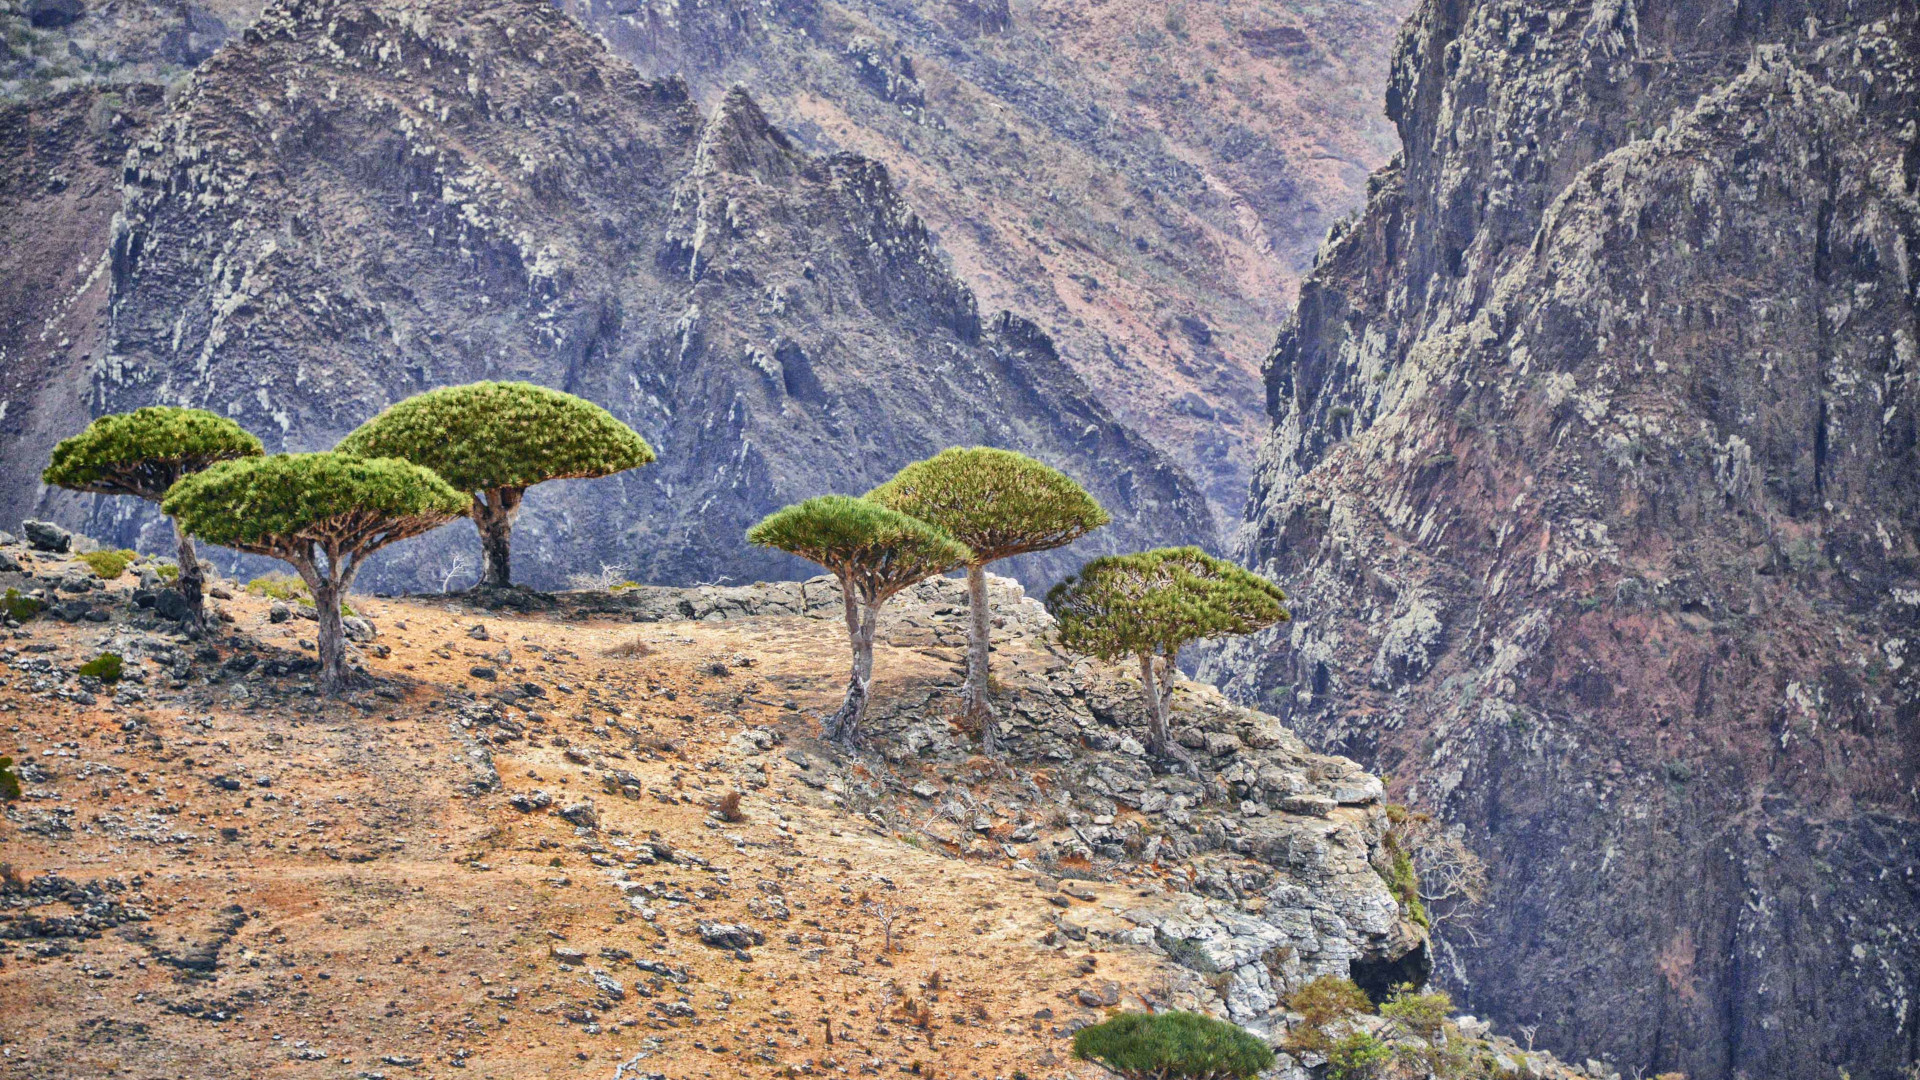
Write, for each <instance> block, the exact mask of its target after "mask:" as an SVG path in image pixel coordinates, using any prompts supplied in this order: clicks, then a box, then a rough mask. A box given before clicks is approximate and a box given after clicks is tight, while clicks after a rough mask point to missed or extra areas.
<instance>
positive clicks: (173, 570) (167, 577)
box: [153, 562, 180, 582]
mask: <svg viewBox="0 0 1920 1080" xmlns="http://www.w3.org/2000/svg"><path fill="white" fill-rule="evenodd" d="M153 570H154V573H156V574H159V575H160V580H161V581H166V582H174V581H179V580H180V564H179V563H170V562H163V563H160V564H159V565H157V566H155V567H154V568H153Z"/></svg>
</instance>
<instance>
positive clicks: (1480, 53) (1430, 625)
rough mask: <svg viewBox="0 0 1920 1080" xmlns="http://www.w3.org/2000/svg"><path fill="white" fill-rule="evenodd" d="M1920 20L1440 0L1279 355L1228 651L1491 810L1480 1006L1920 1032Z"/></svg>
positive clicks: (1839, 1052) (1235, 665)
mask: <svg viewBox="0 0 1920 1080" xmlns="http://www.w3.org/2000/svg"><path fill="white" fill-rule="evenodd" d="M1917 37H1920V19H1917V18H1916V13H1915V12H1914V10H1913V8H1912V6H1911V5H1910V4H1899V3H1892V2H1883V3H1866V4H1851V5H1842V4H1821V3H1789V2H1785V0H1779V2H1760V3H1748V4H1742V5H1738V6H1737V7H1728V6H1721V7H1716V8H1714V9H1712V10H1703V9H1702V8H1701V7H1700V6H1698V5H1692V4H1680V3H1666V2H1653V3H1641V4H1637V5H1634V4H1622V3H1597V4H1594V5H1592V6H1591V8H1590V9H1589V8H1587V7H1584V6H1583V7H1581V8H1579V9H1574V8H1572V7H1568V6H1563V5H1558V4H1551V3H1545V2H1539V0H1530V2H1522V3H1509V4H1493V3H1471V2H1470V3H1438V2H1435V3H1429V4H1427V5H1426V6H1425V7H1424V8H1423V9H1422V10H1421V12H1420V13H1418V14H1417V15H1416V17H1415V18H1414V20H1413V21H1412V23H1411V25H1410V29H1409V32H1408V33H1407V34H1406V35H1405V37H1404V38H1403V39H1402V44H1401V50H1400V55H1399V57H1398V58H1397V60H1396V63H1395V68H1394V78H1393V81H1392V85H1391V88H1390V90H1389V95H1388V107H1389V111H1390V114H1391V115H1392V116H1393V118H1394V120H1395V122H1396V123H1397V124H1398V125H1399V128H1400V134H1401V139H1402V144H1403V149H1402V153H1401V156H1400V158H1399V160H1398V161H1397V162H1396V163H1395V165H1394V166H1392V167H1390V168H1389V169H1387V170H1385V171H1383V172H1381V173H1379V174H1377V175H1376V177H1375V179H1374V185H1373V186H1374V192H1373V196H1372V199H1371V201H1370V203H1369V206H1368V208H1367V210H1366V211H1365V212H1364V213H1363V214H1362V215H1361V216H1359V217H1358V218H1357V219H1356V220H1354V221H1352V222H1351V223H1348V224H1345V225H1343V226H1340V227H1338V228H1336V229H1335V230H1334V232H1333V234H1332V236H1331V238H1330V240H1329V243H1328V245H1327V247H1326V248H1325V250H1324V252H1323V255H1322V259H1321V262H1320V265H1319V267H1318V269H1317V270H1316V271H1315V273H1314V274H1313V275H1312V276H1311V277H1310V278H1309V280H1308V281H1307V283H1306V284H1305V286H1304V287H1303V290H1302V295H1301V302H1300V306H1299V310H1298V313H1297V314H1296V315H1295V317H1294V318H1293V319H1292V320H1291V321H1290V322H1289V323H1288V324H1287V326H1286V327H1285V328H1284V329H1283V331H1282V333H1281V335H1280V339H1279V344H1278V346H1277V348H1276V349H1275V351H1274V353H1273V355H1272V357H1271V359H1270V360H1269V364H1268V370H1267V390H1268V403H1269V408H1270V411H1271V414H1272V419H1273V424H1274V427H1273V432H1272V436H1271V438H1270V440H1269V442H1268V444H1267V446H1266V448H1265V449H1264V450H1263V451H1262V457H1261V460H1260V462H1259V464H1258V475H1257V478H1256V481H1255V485H1254V491H1253V497H1252V500H1251V502H1250V511H1249V517H1248V519H1247V521H1246V523H1245V525H1244V526H1243V532H1242V535H1241V539H1240V550H1241V551H1242V553H1243V554H1244V555H1245V556H1246V558H1247V559H1248V560H1249V561H1250V562H1251V563H1252V564H1253V565H1255V566H1257V567H1259V568H1260V569H1262V570H1264V571H1266V572H1268V573H1270V574H1271V575H1272V576H1273V577H1274V579H1275V580H1277V581H1279V582H1280V583H1282V584H1283V586H1285V587H1286V588H1287V589H1288V591H1289V593H1290V594H1291V595H1292V597H1293V599H1294V603H1295V607H1294V612H1295V616H1296V621H1295V622H1294V624H1293V625H1292V626H1290V627H1283V628H1281V629H1280V630H1279V631H1277V632H1274V633H1270V634H1268V635H1265V637H1264V639H1263V640H1256V641H1252V642H1248V643H1243V644H1238V645H1234V646H1231V647H1228V648H1226V649H1224V650H1222V651H1221V652H1219V653H1216V654H1215V655H1214V656H1213V657H1212V658H1211V659H1210V660H1209V662H1208V664H1207V668H1206V672H1207V673H1208V674H1211V675H1213V676H1215V677H1217V678H1220V679H1222V681H1224V682H1225V683H1226V684H1227V685H1228V686H1229V687H1231V688H1232V690H1233V691H1234V692H1235V693H1237V694H1239V695H1240V696H1242V697H1243V698H1244V699H1247V700H1250V701H1260V702H1263V703H1265V704H1266V705H1267V707H1269V708H1275V709H1278V710H1282V711H1285V712H1286V713H1287V714H1288V715H1289V719H1290V721H1291V723H1292V724H1294V725H1295V726H1296V727H1297V728H1299V729H1300V730H1302V731H1303V732H1307V733H1310V737H1311V738H1312V739H1314V740H1316V741H1317V742H1318V744H1319V745H1320V746H1322V747H1323V748H1337V749H1339V750H1342V751H1344V752H1347V753H1349V754H1353V755H1355V756H1357V757H1359V758H1360V759H1361V760H1363V761H1365V762H1366V763H1367V764H1369V765H1370V766H1372V767H1374V768H1375V769H1376V770H1378V771H1380V772H1382V773H1386V774H1390V775H1391V776H1392V777H1393V778H1394V787H1395V789H1396V790H1397V792H1398V793H1400V794H1402V795H1404V796H1405V797H1408V798H1410V799H1413V800H1416V801H1419V802H1422V803H1425V804H1427V805H1429V806H1431V807H1434V808H1437V809H1440V810H1442V811H1444V812H1445V813H1446V814H1447V815H1448V816H1449V817H1450V818H1452V819H1453V820H1455V821H1457V822H1460V823H1461V824H1463V825H1464V826H1465V827H1466V828H1467V830H1468V834H1469V837H1470V838H1471V840H1472V842H1473V843H1474V844H1475V846H1477V847H1479V848H1480V849H1481V851H1482V852H1483V853H1484V854H1485V855H1486V856H1487V857H1488V858H1489V860H1490V861H1491V863H1492V864H1493V867H1494V890H1493V894H1492V897H1491V900H1490V902H1489V904H1488V905H1487V906H1486V908H1485V909H1484V910H1483V911H1482V912H1481V913H1480V914H1479V915H1478V916H1477V917H1476V918H1475V919H1474V920H1473V922H1471V923H1470V924H1469V925H1471V926H1472V928H1473V930H1474V931H1475V933H1476V934H1477V942H1476V940H1474V939H1472V938H1469V937H1468V936H1466V935H1465V934H1463V933H1458V932H1455V933H1453V934H1451V935H1449V934H1447V933H1445V932H1444V929H1443V932H1442V935H1441V936H1442V938H1443V941H1442V945H1441V949H1440V962H1441V971H1442V973H1443V975H1444V976H1446V978H1447V979H1448V981H1449V982H1450V983H1451V985H1452V986H1453V987H1454V988H1455V989H1456V991H1457V992H1458V994H1459V995H1460V996H1461V997H1462V998H1463V1000H1464V1004H1466V1005H1467V1006H1468V1007H1469V1008H1470V1009H1472V1010H1473V1011H1475V1012H1476V1013H1479V1014H1481V1015H1491V1016H1493V1017H1495V1018H1496V1019H1498V1020H1499V1021H1500V1022H1501V1023H1502V1026H1503V1027H1505V1028H1507V1029H1508V1030H1513V1029H1515V1028H1517V1027H1521V1026H1523V1025H1538V1028H1539V1039H1540V1042H1541V1044H1542V1045H1550V1046H1557V1047H1562V1048H1571V1047H1572V1046H1574V1045H1575V1044H1576V1043H1577V1044H1581V1045H1582V1046H1583V1048H1584V1050H1585V1051H1586V1052H1592V1053H1594V1054H1596V1056H1602V1055H1604V1056H1608V1057H1610V1059H1611V1060H1613V1061H1615V1062H1617V1063H1618V1064H1620V1065H1621V1066H1623V1067H1631V1066H1635V1065H1639V1066H1644V1067H1645V1069H1646V1071H1647V1072H1648V1073H1652V1072H1657V1071H1663V1070H1680V1071H1684V1072H1685V1073H1687V1075H1689V1076H1692V1077H1695V1078H1696V1080H1702V1078H1705V1080H1720V1078H1728V1077H1735V1076H1748V1077H1756V1078H1757V1077H1781V1078H1785V1077H1805V1076H1817V1075H1833V1074H1834V1073H1835V1071H1836V1070H1837V1069H1838V1068H1840V1067H1842V1066H1844V1067H1846V1068H1847V1069H1849V1070H1850V1071H1851V1073H1852V1074H1853V1075H1854V1076H1875V1077H1893V1076H1896V1075H1900V1074H1901V1072H1900V1070H1901V1069H1903V1068H1905V1067H1907V1066H1909V1065H1910V1064H1911V1063H1912V1062H1913V1061H1914V1060H1915V1058H1916V1056H1917V1055H1920V1008H1916V1004H1915V1003H1916V1001H1920V982H1917V981H1916V975H1915V972H1916V971H1920V931H1916V927H1920V883H1917V882H1916V876H1915V875H1916V873H1917V871H1916V870H1915V866H1916V864H1917V863H1920V781H1917V780H1916V774H1917V773H1920V693H1916V685H1917V684H1916V683H1915V680H1914V674H1915V670H1916V668H1915V665H1914V654H1913V649H1914V647H1915V646H1914V645H1913V644H1912V643H1913V642H1914V641H1915V640H1916V639H1920V546H1917V544H1916V537H1920V484H1916V482H1915V481H1916V479H1917V478H1920V454H1917V451H1916V439H1917V438H1920V393H1916V386H1915V383H1914V376H1915V371H1916V365H1920V291H1917V286H1916V278H1917V275H1916V273H1915V271H1914V269H1913V262H1912V255H1911V253H1912V252H1913V251H1915V250H1920V204H1917V203H1916V193H1917V192H1920V180H1917V178H1916V177H1917V173H1920V164H1917V163H1920V135H1916V131H1915V127H1914V120H1913V118H1914V117H1915V116H1916V115H1920V60H1917V59H1916V57H1917V55H1920V40H1917Z"/></svg>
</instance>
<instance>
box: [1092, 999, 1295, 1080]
mask: <svg viewBox="0 0 1920 1080" xmlns="http://www.w3.org/2000/svg"><path fill="white" fill-rule="evenodd" d="M1073 1056H1074V1057H1076V1058H1079V1059H1080V1060H1082V1061H1096V1062H1099V1063H1100V1064H1101V1065H1104V1066H1106V1067H1107V1068H1109V1069H1111V1070H1113V1071H1114V1072H1116V1073H1119V1074H1120V1075H1121V1076H1124V1077H1127V1078H1128V1080H1146V1078H1148V1077H1151V1078H1154V1080H1170V1078H1173V1077H1195V1078H1205V1080H1213V1078H1222V1077H1248V1076H1252V1075H1254V1074H1255V1073H1258V1072H1260V1071H1262V1070H1263V1069H1267V1068H1271V1067H1272V1065H1273V1050H1272V1049H1270V1048H1269V1047H1268V1046H1267V1044H1266V1043H1265V1042H1262V1041H1261V1040H1260V1039H1258V1038H1256V1037H1255V1036H1253V1035H1251V1034H1249V1033H1247V1032H1246V1031H1243V1030H1242V1029H1240V1028H1238V1027H1235V1026H1234V1025H1232V1024H1229V1023H1225V1022H1223V1021H1220V1020H1215V1019H1213V1018H1212V1017H1210V1016H1202V1015H1200V1014H1199V1013H1191V1012H1164V1013H1138V1012H1130V1013H1121V1014H1119V1015H1118V1016H1115V1017H1114V1018H1112V1019H1111V1020H1108V1021H1107V1022H1106V1023H1104V1024H1095V1025H1094V1026H1092V1027H1088V1028H1082V1029H1081V1030H1080V1031H1079V1032H1078V1033H1076V1034H1075V1035H1074V1037H1073Z"/></svg>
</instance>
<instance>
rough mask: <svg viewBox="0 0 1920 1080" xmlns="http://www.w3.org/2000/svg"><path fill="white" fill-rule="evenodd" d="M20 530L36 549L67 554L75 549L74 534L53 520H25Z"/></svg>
mask: <svg viewBox="0 0 1920 1080" xmlns="http://www.w3.org/2000/svg"><path fill="white" fill-rule="evenodd" d="M20 531H21V532H22V533H23V534H25V535H26V538H27V543H28V544H29V545H30V546H31V547H32V548H33V549H34V550H35V551H51V552H53V553H55V554H61V555H63V554H65V553H67V552H69V551H72V550H73V534H72V533H70V532H68V531H67V530H65V529H63V528H61V527H60V526H58V525H55V524H54V523H53V522H51V521H23V522H21V523H20Z"/></svg>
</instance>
